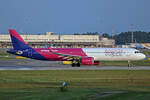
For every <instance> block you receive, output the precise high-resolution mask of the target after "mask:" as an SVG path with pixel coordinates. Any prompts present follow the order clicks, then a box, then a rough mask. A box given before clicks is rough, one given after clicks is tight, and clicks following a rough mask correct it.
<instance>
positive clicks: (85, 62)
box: [81, 57, 94, 65]
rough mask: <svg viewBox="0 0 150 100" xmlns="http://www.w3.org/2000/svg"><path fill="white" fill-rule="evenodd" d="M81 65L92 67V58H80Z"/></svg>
mask: <svg viewBox="0 0 150 100" xmlns="http://www.w3.org/2000/svg"><path fill="white" fill-rule="evenodd" d="M81 64H83V65H93V64H94V59H93V57H83V58H81Z"/></svg>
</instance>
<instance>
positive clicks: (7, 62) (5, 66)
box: [0, 59, 150, 70]
mask: <svg viewBox="0 0 150 100" xmlns="http://www.w3.org/2000/svg"><path fill="white" fill-rule="evenodd" d="M0 70H150V67H148V66H137V67H130V68H129V67H127V66H94V65H92V66H85V65H82V66H81V67H71V65H63V64H61V62H53V61H39V60H33V59H3V60H2V59H0Z"/></svg>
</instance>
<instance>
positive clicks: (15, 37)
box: [9, 29, 30, 50]
mask: <svg viewBox="0 0 150 100" xmlns="http://www.w3.org/2000/svg"><path fill="white" fill-rule="evenodd" d="M9 33H10V37H11V41H12V45H13V48H14V49H15V50H22V49H28V48H30V47H29V46H28V45H27V43H26V42H25V41H24V40H23V39H22V38H21V36H20V35H19V34H18V33H17V32H16V30H14V29H9Z"/></svg>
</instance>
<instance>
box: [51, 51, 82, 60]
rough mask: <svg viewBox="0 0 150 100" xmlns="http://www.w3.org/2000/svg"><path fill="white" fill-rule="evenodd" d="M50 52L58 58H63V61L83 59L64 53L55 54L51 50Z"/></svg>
mask: <svg viewBox="0 0 150 100" xmlns="http://www.w3.org/2000/svg"><path fill="white" fill-rule="evenodd" d="M51 52H52V53H53V54H56V55H59V57H63V58H64V59H65V60H72V59H81V57H83V56H80V55H75V54H65V53H60V52H59V53H57V52H54V51H53V50H51Z"/></svg>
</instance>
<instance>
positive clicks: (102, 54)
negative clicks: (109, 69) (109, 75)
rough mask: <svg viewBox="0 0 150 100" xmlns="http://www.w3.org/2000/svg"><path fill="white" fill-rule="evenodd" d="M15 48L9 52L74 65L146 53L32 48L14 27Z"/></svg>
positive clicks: (130, 49)
mask: <svg viewBox="0 0 150 100" xmlns="http://www.w3.org/2000/svg"><path fill="white" fill-rule="evenodd" d="M9 33H10V37H11V41H12V45H13V49H11V50H9V51H7V52H8V53H11V54H15V55H19V56H23V57H27V58H31V59H37V60H48V61H72V67H74V66H78V67H79V66H80V64H83V65H94V64H99V62H100V61H105V60H107V61H133V60H142V59H144V58H145V55H144V54H143V53H141V52H140V51H139V50H136V49H133V48H50V47H47V48H32V47H30V46H28V45H27V43H26V42H25V41H24V40H23V39H22V38H21V37H20V35H19V34H18V33H17V32H16V30H14V29H10V30H9Z"/></svg>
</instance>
